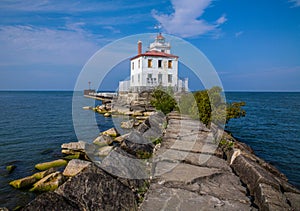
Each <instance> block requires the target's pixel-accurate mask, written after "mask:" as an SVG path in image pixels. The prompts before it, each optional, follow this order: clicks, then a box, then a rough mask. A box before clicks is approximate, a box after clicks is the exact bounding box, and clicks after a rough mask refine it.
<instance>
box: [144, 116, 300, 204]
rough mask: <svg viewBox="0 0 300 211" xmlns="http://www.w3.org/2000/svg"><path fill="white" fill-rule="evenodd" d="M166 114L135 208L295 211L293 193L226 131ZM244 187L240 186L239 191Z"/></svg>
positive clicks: (296, 197)
mask: <svg viewBox="0 0 300 211" xmlns="http://www.w3.org/2000/svg"><path fill="white" fill-rule="evenodd" d="M216 131H217V129H216V128H212V129H211V130H208V129H207V128H205V126H204V125H202V124H201V123H200V122H198V121H195V120H191V119H190V118H188V117H185V116H180V115H179V114H177V113H171V114H169V116H168V127H167V129H166V133H165V135H164V137H163V141H162V144H161V147H160V149H159V150H158V151H157V152H156V153H155V154H154V158H155V162H154V164H153V176H154V179H153V180H152V182H151V184H150V188H149V191H148V192H147V194H146V197H145V200H144V201H143V203H142V204H141V206H140V210H163V209H169V210H199V208H200V209H201V210H215V209H219V210H256V209H259V210H297V209H298V208H299V207H300V204H299V202H300V195H299V190H297V189H296V188H294V187H293V186H291V185H290V184H289V183H287V181H286V178H285V177H284V176H283V175H282V174H281V173H280V172H279V171H278V170H276V169H275V168H274V167H272V166H271V165H269V164H267V163H266V162H265V161H263V160H261V159H259V158H258V157H256V156H255V155H254V154H253V153H252V150H251V149H250V148H249V147H248V146H246V145H245V144H242V143H240V142H238V141H236V140H235V139H233V138H232V137H231V136H229V135H228V134H227V133H225V134H224V137H223V139H222V140H221V142H220V145H219V147H217V146H216V143H215V142H214V139H213V137H214V136H213V134H215V133H216ZM241 181H242V182H243V183H241ZM245 186H246V187H245Z"/></svg>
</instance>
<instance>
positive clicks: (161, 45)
mask: <svg viewBox="0 0 300 211" xmlns="http://www.w3.org/2000/svg"><path fill="white" fill-rule="evenodd" d="M142 49H143V46H142V42H141V41H138V42H137V54H136V55H135V56H134V57H132V58H131V59H130V80H129V81H121V82H120V83H119V91H131V92H140V91H145V90H152V89H154V88H155V87H157V86H160V87H163V88H167V87H171V88H172V89H173V90H174V91H183V90H187V89H188V81H187V79H185V80H184V81H182V80H180V79H178V59H179V57H178V56H177V55H174V54H172V53H171V44H170V43H169V42H167V41H166V39H165V37H164V36H163V35H162V34H161V33H159V34H158V35H157V36H156V38H155V40H154V42H153V43H151V44H150V46H149V48H148V51H145V52H143V51H142Z"/></svg>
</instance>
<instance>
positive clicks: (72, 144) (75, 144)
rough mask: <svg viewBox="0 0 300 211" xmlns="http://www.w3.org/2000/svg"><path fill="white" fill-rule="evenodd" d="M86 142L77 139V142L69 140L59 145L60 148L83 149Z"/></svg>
mask: <svg viewBox="0 0 300 211" xmlns="http://www.w3.org/2000/svg"><path fill="white" fill-rule="evenodd" d="M85 145H86V142H84V141H78V142H70V143H65V144H62V145H61V148H62V149H68V150H73V151H84V150H85Z"/></svg>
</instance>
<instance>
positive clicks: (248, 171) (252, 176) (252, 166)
mask: <svg viewBox="0 0 300 211" xmlns="http://www.w3.org/2000/svg"><path fill="white" fill-rule="evenodd" d="M231 167H232V168H233V169H234V171H235V172H236V173H237V174H238V175H239V177H240V178H241V180H242V181H243V182H244V183H245V184H247V187H248V188H249V190H250V193H251V194H254V192H255V188H256V187H257V186H258V184H260V183H265V184H269V185H271V186H273V187H274V188H276V189H277V190H280V184H279V183H278V181H277V180H276V179H274V176H272V174H271V173H269V172H267V171H266V170H265V169H264V168H262V167H261V166H259V164H257V163H254V162H253V161H251V160H249V159H248V158H246V157H245V156H243V155H240V156H238V157H237V158H236V159H235V160H234V161H233V163H232V165H231Z"/></svg>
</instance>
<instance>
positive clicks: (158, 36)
mask: <svg viewBox="0 0 300 211" xmlns="http://www.w3.org/2000/svg"><path fill="white" fill-rule="evenodd" d="M156 39H158V40H163V39H165V38H164V37H163V36H162V35H161V33H159V34H158V35H157V37H156Z"/></svg>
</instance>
